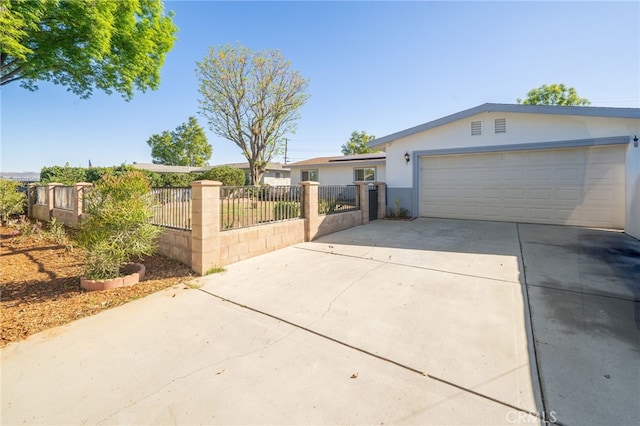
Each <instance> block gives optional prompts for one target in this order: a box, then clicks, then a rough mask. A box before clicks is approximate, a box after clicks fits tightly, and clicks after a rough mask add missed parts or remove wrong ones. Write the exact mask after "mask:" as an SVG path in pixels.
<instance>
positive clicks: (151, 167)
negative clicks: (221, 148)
mask: <svg viewBox="0 0 640 426" xmlns="http://www.w3.org/2000/svg"><path fill="white" fill-rule="evenodd" d="M132 165H133V167H135V168H136V169H140V170H147V171H149V172H156V173H203V172H206V171H207V170H210V169H211V166H204V167H191V166H167V165H166V164H153V163H136V162H135V161H134V162H133V164H132Z"/></svg>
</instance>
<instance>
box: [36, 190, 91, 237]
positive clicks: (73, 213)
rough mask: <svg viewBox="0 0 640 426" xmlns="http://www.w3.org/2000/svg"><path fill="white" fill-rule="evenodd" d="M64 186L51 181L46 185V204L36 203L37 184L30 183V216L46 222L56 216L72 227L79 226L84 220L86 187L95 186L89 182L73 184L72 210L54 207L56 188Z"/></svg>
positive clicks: (57, 220) (61, 221)
mask: <svg viewBox="0 0 640 426" xmlns="http://www.w3.org/2000/svg"><path fill="white" fill-rule="evenodd" d="M56 186H64V185H62V184H61V183H49V184H47V186H46V188H47V189H46V192H45V193H46V197H45V204H36V200H35V192H36V191H35V187H36V185H35V184H31V185H29V192H28V194H29V197H28V203H29V204H28V211H29V217H31V218H33V219H37V220H42V221H44V222H50V221H51V219H53V218H55V219H56V222H58V223H63V224H64V225H66V226H68V227H70V228H77V227H78V225H79V223H80V222H81V221H82V216H83V213H82V202H83V200H82V197H83V194H84V188H85V187H91V186H93V185H92V184H90V183H87V182H80V183H76V184H74V185H73V197H72V207H71V209H70V210H66V209H57V208H55V207H54V188H55V187H56Z"/></svg>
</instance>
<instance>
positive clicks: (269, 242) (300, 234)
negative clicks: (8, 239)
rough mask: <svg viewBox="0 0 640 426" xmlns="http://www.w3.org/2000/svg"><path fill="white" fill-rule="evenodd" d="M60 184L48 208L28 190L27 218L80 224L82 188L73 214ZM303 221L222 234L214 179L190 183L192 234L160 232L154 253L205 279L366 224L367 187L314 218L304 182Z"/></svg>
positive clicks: (311, 188)
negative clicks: (60, 205)
mask: <svg viewBox="0 0 640 426" xmlns="http://www.w3.org/2000/svg"><path fill="white" fill-rule="evenodd" d="M58 185H60V184H57V183H52V184H49V185H47V196H46V205H38V204H35V199H34V198H35V197H33V193H35V191H30V192H29V193H30V197H29V215H30V217H32V218H35V219H39V220H44V221H50V220H51V219H52V218H54V217H55V218H56V220H58V221H59V222H62V223H64V224H65V225H67V226H72V227H75V226H77V225H78V224H79V223H80V221H81V220H82V217H83V213H82V194H83V190H82V187H83V186H87V185H91V184H86V183H80V184H76V185H74V192H73V193H74V202H73V209H72V210H62V209H55V208H54V207H53V201H54V199H53V197H54V188H55V187H56V186H58ZM300 185H301V186H302V187H303V191H302V193H303V199H302V206H301V210H302V212H303V218H301V219H294V220H290V221H284V222H276V223H270V224H266V225H259V226H254V227H250V228H241V229H231V230H222V229H221V226H220V187H221V186H222V183H220V182H214V181H206V180H204V181H196V182H192V183H191V188H192V191H191V194H192V200H191V224H192V226H191V231H185V230H176V229H169V228H164V231H163V233H162V234H161V235H160V237H159V239H158V252H159V253H160V254H162V255H164V256H167V257H169V258H171V259H175V260H177V261H179V262H181V263H184V264H186V265H189V266H191V268H192V269H193V270H194V271H195V272H196V273H198V274H200V275H204V274H206V273H207V272H208V271H210V270H211V269H212V268H215V267H221V266H226V265H229V264H231V263H234V262H238V261H241V260H244V259H248V258H250V257H254V256H258V255H260V254H264V253H268V252H271V251H275V250H278V249H281V248H284V247H288V246H291V245H294V244H298V243H301V242H304V241H312V240H314V239H316V238H318V237H320V236H323V235H327V234H331V233H333V232H337V231H341V230H344V229H348V228H352V227H354V226H358V225H362V224H365V223H368V222H369V189H368V184H366V183H362V184H359V188H358V191H359V194H360V210H358V211H351V212H344V213H337V214H332V215H320V214H318V185H319V184H318V182H302V183H301V184H300ZM377 185H378V206H379V207H378V212H377V213H378V215H377V216H378V218H383V217H384V216H385V212H386V206H385V185H384V184H383V183H378V184H377Z"/></svg>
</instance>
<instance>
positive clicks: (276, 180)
mask: <svg viewBox="0 0 640 426" xmlns="http://www.w3.org/2000/svg"><path fill="white" fill-rule="evenodd" d="M219 166H229V167H235V168H237V169H242V170H243V171H244V175H245V180H246V182H247V183H250V182H251V169H250V168H249V163H229V164H219ZM260 184H261V185H271V186H277V185H290V184H291V170H289V165H287V164H281V163H269V164H267V167H266V170H265V172H264V174H263V175H262V179H260Z"/></svg>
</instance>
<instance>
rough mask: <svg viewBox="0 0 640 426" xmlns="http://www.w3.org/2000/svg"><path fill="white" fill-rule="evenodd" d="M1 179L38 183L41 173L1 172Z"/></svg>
mask: <svg viewBox="0 0 640 426" xmlns="http://www.w3.org/2000/svg"><path fill="white" fill-rule="evenodd" d="M0 178H3V179H11V180H18V181H20V182H38V181H39V180H40V173H36V172H0Z"/></svg>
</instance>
